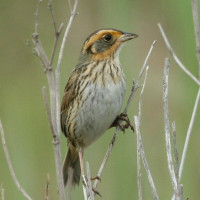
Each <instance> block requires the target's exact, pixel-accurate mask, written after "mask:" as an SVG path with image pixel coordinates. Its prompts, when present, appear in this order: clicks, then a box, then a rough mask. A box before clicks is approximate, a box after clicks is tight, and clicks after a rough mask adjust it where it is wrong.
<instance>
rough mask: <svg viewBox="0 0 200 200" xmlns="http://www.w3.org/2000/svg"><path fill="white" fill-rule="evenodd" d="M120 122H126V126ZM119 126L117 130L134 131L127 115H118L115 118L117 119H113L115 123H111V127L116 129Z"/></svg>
mask: <svg viewBox="0 0 200 200" xmlns="http://www.w3.org/2000/svg"><path fill="white" fill-rule="evenodd" d="M122 122H126V124H123V123H122ZM116 126H119V128H120V129H121V130H122V131H123V132H124V131H125V129H127V128H129V127H130V128H131V130H132V131H134V127H133V125H132V124H131V122H130V120H129V118H128V116H127V114H124V113H121V114H120V115H118V116H117V118H116V119H115V121H114V122H113V123H112V125H111V126H110V128H111V127H116Z"/></svg>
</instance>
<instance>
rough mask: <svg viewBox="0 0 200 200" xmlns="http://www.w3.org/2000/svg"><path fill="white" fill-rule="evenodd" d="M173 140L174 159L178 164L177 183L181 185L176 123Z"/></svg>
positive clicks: (174, 124)
mask: <svg viewBox="0 0 200 200" xmlns="http://www.w3.org/2000/svg"><path fill="white" fill-rule="evenodd" d="M172 138H173V146H174V159H175V163H176V181H177V183H178V184H179V156H178V148H177V143H176V123H175V121H173V122H172Z"/></svg>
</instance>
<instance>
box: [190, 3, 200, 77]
mask: <svg viewBox="0 0 200 200" xmlns="http://www.w3.org/2000/svg"><path fill="white" fill-rule="evenodd" d="M191 2H192V14H193V22H194V32H195V39H196V55H197V60H198V68H199V78H200V36H199V13H198V2H197V0H191Z"/></svg>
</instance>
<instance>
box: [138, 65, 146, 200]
mask: <svg viewBox="0 0 200 200" xmlns="http://www.w3.org/2000/svg"><path fill="white" fill-rule="evenodd" d="M147 70H148V66H147V68H146V74H145V79H144V83H143V87H142V90H141V93H140V102H142V98H141V97H142V94H143V91H144V86H145V82H146V78H147ZM140 104H141V103H140ZM140 108H141V107H140V106H139V113H140V116H139V118H141V109H140ZM137 122H138V121H137ZM139 122H140V119H139ZM136 127H137V130H136V134H138V132H139V129H140V123H138V124H137V126H136ZM140 144H141V143H140V140H139V136H138V135H137V185H138V199H139V200H142V184H141V165H140V164H141V163H140V158H141V145H140Z"/></svg>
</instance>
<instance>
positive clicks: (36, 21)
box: [34, 0, 42, 34]
mask: <svg viewBox="0 0 200 200" xmlns="http://www.w3.org/2000/svg"><path fill="white" fill-rule="evenodd" d="M41 2H42V0H39V1H38V3H37V6H36V11H35V13H34V17H35V33H36V34H38V24H39V23H38V14H39V8H40V3H41Z"/></svg>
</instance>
